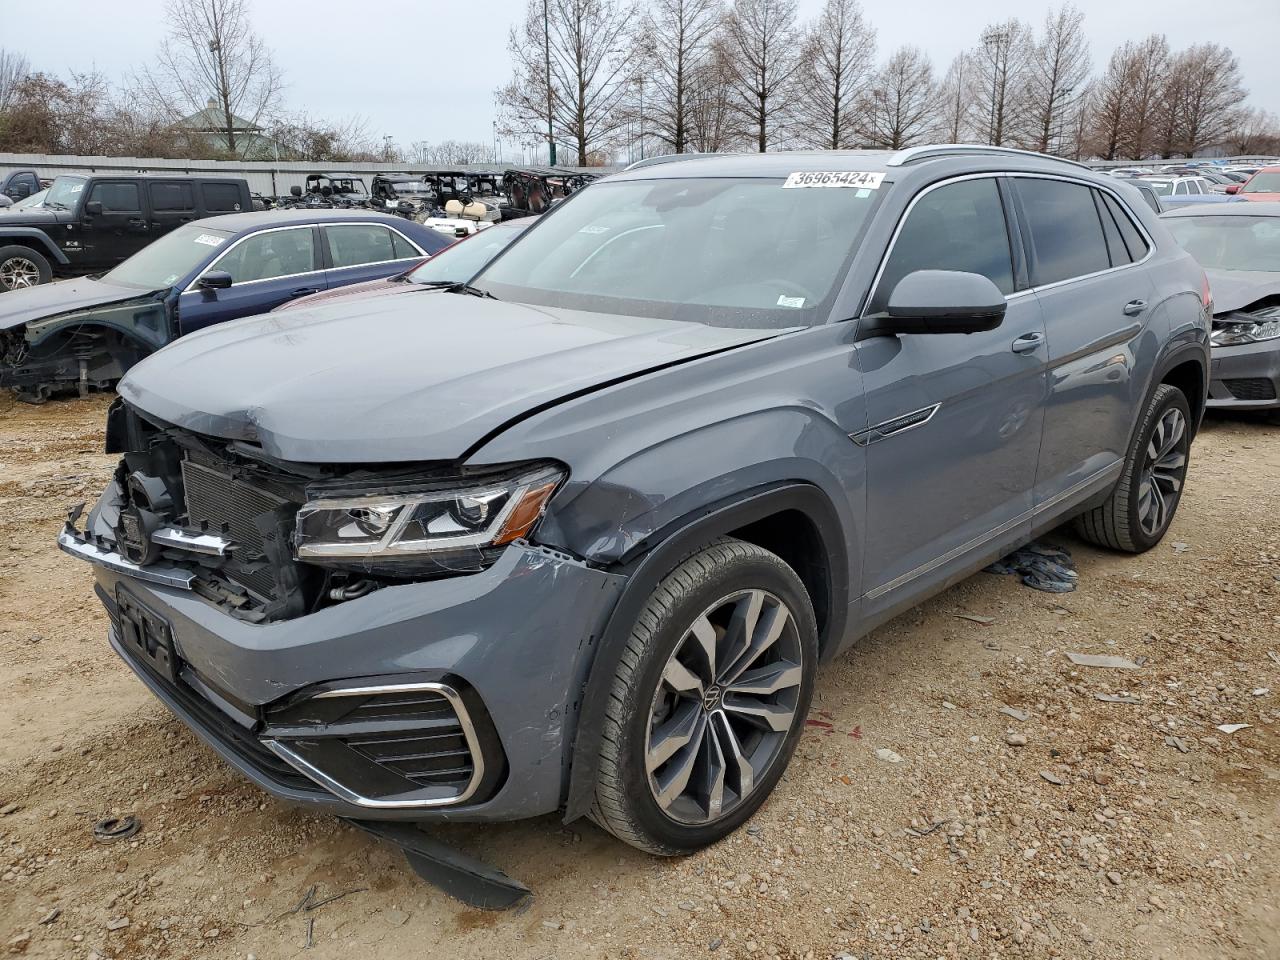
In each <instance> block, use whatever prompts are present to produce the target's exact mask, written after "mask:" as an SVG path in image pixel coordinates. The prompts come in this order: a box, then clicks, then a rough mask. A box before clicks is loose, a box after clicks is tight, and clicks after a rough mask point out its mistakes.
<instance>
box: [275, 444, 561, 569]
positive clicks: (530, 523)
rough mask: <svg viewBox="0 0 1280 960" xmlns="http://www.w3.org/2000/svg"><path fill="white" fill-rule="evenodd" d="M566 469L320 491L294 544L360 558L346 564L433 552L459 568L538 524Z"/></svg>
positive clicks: (321, 553) (325, 555)
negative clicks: (355, 491) (361, 491)
mask: <svg viewBox="0 0 1280 960" xmlns="http://www.w3.org/2000/svg"><path fill="white" fill-rule="evenodd" d="M564 477H565V472H564V470H563V469H560V468H558V467H551V466H539V467H535V468H532V469H526V470H524V471H522V472H520V473H517V474H512V475H509V476H507V477H498V478H492V477H490V478H487V479H485V480H483V481H477V482H473V483H465V482H460V483H458V484H454V485H450V486H448V487H445V488H439V489H425V490H405V491H404V492H400V490H398V489H396V488H388V490H387V492H380V493H376V494H369V495H361V496H342V497H326V496H323V495H321V496H319V497H317V498H315V499H313V500H311V501H309V502H308V503H307V504H305V505H304V506H303V507H302V508H301V509H300V510H299V511H298V518H297V528H296V532H295V534H294V547H295V549H296V551H297V555H298V559H299V560H317V561H329V562H334V561H355V562H354V563H346V564H343V565H344V566H346V565H349V566H358V567H366V568H368V567H370V566H371V565H377V566H385V565H386V562H387V561H391V562H393V563H403V562H405V561H409V562H412V561H414V560H427V561H436V562H439V563H441V564H442V565H444V566H446V567H450V568H454V567H455V566H456V565H455V564H454V563H453V562H452V561H453V560H454V559H457V560H462V561H463V563H462V564H461V567H459V568H468V569H470V568H474V566H475V562H476V561H477V560H478V559H479V558H480V557H481V555H482V553H483V551H485V550H486V549H487V548H493V547H501V546H504V545H506V544H508V543H511V542H512V541H514V540H518V539H520V538H521V537H524V536H527V535H528V534H529V533H530V532H531V531H532V530H533V528H534V526H535V525H536V524H537V522H538V520H539V519H540V518H541V517H542V513H543V511H544V510H545V509H546V505H547V501H548V500H550V499H551V495H552V494H553V493H555V491H556V488H557V487H558V486H559V485H560V482H561V481H562V480H563V479H564Z"/></svg>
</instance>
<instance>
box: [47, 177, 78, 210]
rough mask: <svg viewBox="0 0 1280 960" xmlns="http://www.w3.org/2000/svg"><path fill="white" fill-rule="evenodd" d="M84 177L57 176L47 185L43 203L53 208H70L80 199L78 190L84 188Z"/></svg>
mask: <svg viewBox="0 0 1280 960" xmlns="http://www.w3.org/2000/svg"><path fill="white" fill-rule="evenodd" d="M86 179H87V178H85V177H58V179H57V180H54V181H53V185H52V186H51V187H49V192H48V193H47V194H46V195H45V198H44V205H45V206H46V207H52V208H53V209H55V210H70V209H71V208H72V207H74V206H75V205H76V201H77V200H79V199H80V192H81V191H82V190H84V185H85V181H86Z"/></svg>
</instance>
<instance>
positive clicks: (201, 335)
mask: <svg viewBox="0 0 1280 960" xmlns="http://www.w3.org/2000/svg"><path fill="white" fill-rule="evenodd" d="M1210 315H1211V305H1210V301H1209V293H1208V288H1207V286H1206V284H1205V283H1204V274H1203V271H1202V270H1201V269H1200V267H1199V266H1198V265H1197V264H1196V263H1195V262H1194V261H1193V260H1192V259H1191V258H1190V257H1189V256H1188V255H1187V254H1186V253H1184V252H1183V251H1182V250H1181V249H1180V248H1179V247H1178V246H1177V245H1176V244H1175V243H1174V242H1173V240H1172V239H1171V238H1170V236H1169V234H1168V233H1167V232H1166V230H1165V228H1164V227H1163V226H1162V225H1161V223H1160V222H1159V221H1158V220H1157V219H1156V217H1155V215H1154V214H1153V213H1152V211H1151V210H1150V208H1148V207H1147V206H1146V204H1145V203H1143V201H1142V199H1141V197H1140V196H1139V195H1138V193H1137V192H1136V191H1135V190H1134V189H1133V188H1131V187H1129V186H1127V185H1126V184H1124V183H1122V182H1120V181H1117V180H1114V179H1112V178H1110V177H1106V176H1100V175H1095V174H1093V173H1091V172H1090V171H1089V170H1087V169H1085V168H1084V167H1082V166H1079V165H1076V164H1072V163H1068V162H1065V161H1061V160H1055V159H1052V158H1048V157H1043V156H1037V155H1033V154H1024V153H1020V152H1018V151H1011V150H999V149H993V148H974V147H959V146H944V147H926V148H914V149H909V150H905V151H901V152H897V153H890V152H848V153H843V152H842V153H780V154H770V155H751V156H728V155H726V156H708V157H699V158H690V159H683V158H670V159H669V160H666V159H664V160H663V161H660V162H652V161H651V162H647V163H643V164H640V165H637V166H635V167H632V168H631V169H629V170H627V171H626V172H624V173H622V174H619V175H617V176H613V177H609V178H607V179H604V180H601V181H599V182H596V183H594V184H592V185H591V186H589V187H587V188H586V189H584V190H582V191H580V192H578V193H575V194H574V196H573V197H571V198H569V199H568V200H566V201H565V202H564V203H563V204H561V205H560V206H558V207H557V208H556V209H555V210H553V211H552V212H551V213H549V214H548V215H546V216H544V217H543V218H542V220H540V221H539V222H538V223H536V224H535V225H534V226H533V227H531V228H530V229H529V230H528V231H526V232H525V233H524V234H523V235H522V236H521V237H520V238H519V239H518V240H516V241H515V242H514V243H513V244H512V245H511V246H509V247H508V248H506V250H505V251H504V252H503V253H502V254H501V255H500V256H499V257H498V258H496V259H495V260H494V261H493V262H492V263H490V264H489V265H488V266H487V267H486V268H485V269H484V270H483V271H482V272H481V273H480V274H479V275H478V276H477V277H475V278H473V280H472V281H471V282H470V283H468V284H451V285H447V286H446V285H442V286H441V288H440V289H436V290H429V289H424V290H422V291H419V292H417V293H411V294H407V295H405V296H401V297H382V298H376V299H371V300H365V301H361V300H350V301H344V302H340V303H335V304H332V305H327V306H326V305H323V304H321V305H318V306H316V307H314V308H311V309H299V310H296V311H290V312H288V313H284V314H273V315H270V316H264V317H259V318H249V319H246V320H242V321H237V322H234V323H229V324H223V325H220V326H217V327H213V328H210V329H208V330H205V331H200V332H197V333H195V334H192V335H190V336H187V337H183V338H182V339H181V340H179V341H177V342H176V343H174V344H172V345H170V346H168V347H166V348H165V349H164V350H161V351H160V352H158V353H157V354H155V355H154V356H152V357H150V358H148V359H147V360H144V361H143V362H142V363H140V364H138V365H137V366H136V367H134V368H133V370H132V371H131V372H130V373H129V375H128V376H127V377H126V378H125V379H124V380H123V381H122V383H121V385H120V400H119V401H118V402H117V404H116V405H115V406H114V407H113V408H112V410H111V413H110V415H109V419H108V427H107V442H108V449H109V450H110V451H116V452H119V453H121V454H122V456H123V459H122V460H121V462H120V466H119V469H118V470H117V472H116V474H115V477H114V479H113V480H112V482H111V483H110V484H109V485H108V487H107V489H106V491H105V492H104V493H103V494H102V496H101V499H100V500H99V501H98V503H97V505H96V506H95V507H93V509H92V510H91V511H90V512H89V514H88V516H87V517H82V515H81V512H80V510H79V509H77V510H74V511H72V515H71V516H70V517H69V519H68V523H67V526H66V529H65V530H64V531H63V533H62V534H61V536H60V540H59V542H60V545H61V547H62V548H63V549H64V550H66V551H68V552H70V553H72V554H74V555H76V556H78V557H81V558H83V559H85V560H87V561H89V562H90V563H92V564H93V565H94V573H95V576H96V580H97V586H96V590H97V594H98V596H99V597H100V599H101V600H102V602H103V603H104V604H105V606H106V608H107V610H108V612H109V614H110V618H111V624H112V625H111V630H110V642H111V645H112V646H113V647H114V649H115V650H116V652H117V653H118V654H119V655H120V656H121V657H123V658H124V660H125V661H126V662H127V663H128V664H129V665H130V666H131V667H132V668H133V669H134V670H135V671H136V672H137V674H138V676H139V677H140V678H141V679H142V681H143V682H144V683H146V684H147V685H148V686H149V687H150V688H151V690H152V691H153V692H154V693H155V694H156V696H158V697H159V698H160V699H161V700H162V701H164V703H165V704H167V705H168V707H169V708H170V709H172V710H173V711H174V712H175V713H176V714H177V715H178V716H179V717H181V718H182V719H183V720H184V721H185V722H186V723H188V724H189V725H190V726H191V727H192V728H193V729H194V730H195V731H196V732H197V733H198V734H199V735H200V736H201V737H203V738H204V739H205V740H206V741H207V742H208V743H209V744H210V745H211V746H212V747H213V748H214V749H215V750H216V751H218V753H220V754H221V755H222V756H223V757H224V758H225V759H226V760H227V761H228V762H230V763H231V764H233V765H234V766H236V767H237V768H239V769H240V770H241V771H242V772H243V773H244V774H245V775H246V776H247V777H249V778H251V779H252V780H253V781H254V782H255V783H257V784H259V785H260V786H261V787H263V788H264V789H266V790H268V791H270V792H271V793H273V794H275V795H277V796H279V797H282V798H285V799H287V800H292V801H298V802H301V803H305V804H309V805H311V806H312V807H315V808H321V809H325V810H330V811H333V812H335V813H337V814H340V815H343V816H347V817H353V818H359V819H360V820H362V821H369V820H376V819H383V820H406V821H432V820H436V821H440V820H506V819H514V818H521V817H530V816H534V815H538V814H546V813H549V812H552V811H557V810H558V811H560V812H562V814H563V816H564V817H565V819H566V820H572V819H574V818H577V817H582V816H590V817H591V818H592V819H594V820H595V821H596V822H597V823H598V824H600V825H601V826H602V827H604V828H605V829H607V830H609V831H610V832H612V833H613V834H615V835H616V836H618V837H619V838H621V839H622V840H624V841H626V842H628V843H631V844H634V845H635V846H637V847H640V848H642V849H645V850H648V851H652V852H654V853H659V854H678V853H684V852H688V851H691V850H694V849H697V848H699V847H701V846H703V845H705V844H708V843H711V842H714V841H716V840H717V839H719V838H721V837H724V836H725V835H726V834H728V833H729V832H730V831H732V830H733V829H734V828H736V827H737V826H739V825H740V824H742V823H743V822H744V821H745V820H747V818H749V817H750V816H751V815H752V813H753V812H754V811H755V810H756V809H757V808H758V807H759V806H760V804H761V803H762V802H763V801H764V800H765V798H766V797H767V796H768V794H769V792H770V791H771V790H772V789H773V787H774V785H775V784H776V783H777V782H778V779H779V777H780V776H781V775H782V773H783V770H784V768H785V767H786V764H787V762H788V760H789V759H790V757H791V755H792V752H793V750H794V749H795V746H796V742H797V740H798V739H799V737H800V735H801V732H802V730H803V728H804V718H805V713H806V711H807V709H808V707H809V702H810V697H811V695H812V692H813V685H814V677H815V674H816V672H817V670H818V668H819V665H820V664H822V663H823V662H825V661H828V660H830V659H832V658H833V657H835V656H837V655H838V654H839V653H840V652H841V651H842V650H845V649H846V648H847V647H849V645H850V644H852V643H853V642H854V641H855V640H856V639H858V638H859V637H860V636H862V635H864V634H866V633H867V632H868V631H869V630H871V629H872V628H874V627H875V626H876V625H877V624H880V623H883V622H884V621H886V620H888V619H889V618H890V617H893V616H894V615H895V614H897V613H899V612H901V611H903V610H906V609H907V608H909V607H911V606H912V605H914V604H918V603H920V601H921V600H923V599H924V598H926V597H928V596H929V595H931V594H935V593H937V592H938V591H940V590H942V589H944V588H945V587H947V586H948V585H949V584H952V583H955V582H956V581H958V580H960V579H961V578H963V577H966V576H968V575H969V574H971V573H973V572H974V571H975V570H978V569H980V568H981V567H982V566H983V565H985V564H987V563H989V562H991V561H992V560H993V559H995V558H997V557H999V556H1001V555H1002V554H1005V553H1007V552H1009V551H1011V550H1012V549H1014V548H1016V547H1017V546H1019V545H1020V544H1024V543H1026V542H1027V541H1028V540H1030V539H1031V538H1033V537H1035V536H1037V535H1038V534H1040V533H1042V532H1044V531H1046V530H1048V529H1050V528H1052V527H1055V526H1057V525H1059V524H1061V523H1063V522H1064V521H1067V520H1070V519H1072V518H1075V521H1076V525H1077V529H1078V530H1079V532H1080V533H1081V535H1082V536H1084V537H1085V538H1087V539H1088V540H1090V541H1092V542H1094V543H1097V544H1101V545H1104V546H1106V547H1110V548H1113V549H1116V550H1124V551H1131V552H1137V551H1142V550H1146V549H1148V548H1150V547H1151V546H1153V545H1154V544H1156V543H1157V542H1158V541H1159V540H1160V538H1161V537H1162V536H1163V535H1164V533H1165V531H1166V530H1167V529H1168V526H1169V523H1170V521H1171V519H1172V517H1173V513H1174V511H1175V509H1176V508H1177V505H1178V501H1179V498H1180V495H1181V491H1182V485H1183V482H1184V478H1185V476H1186V471H1187V458H1188V454H1189V451H1190V445H1191V441H1192V438H1193V437H1194V435H1195V431H1196V427H1197V425H1198V423H1199V420H1200V416H1201V412H1202V410H1203V408H1204V406H1205V391H1206V382H1207V373H1208V369H1209V346H1208V344H1209V322H1210V321H1209V318H1210Z"/></svg>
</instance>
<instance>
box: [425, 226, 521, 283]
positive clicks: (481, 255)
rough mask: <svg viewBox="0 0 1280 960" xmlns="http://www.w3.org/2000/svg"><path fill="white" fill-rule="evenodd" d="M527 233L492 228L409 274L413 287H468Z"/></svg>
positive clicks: (471, 237)
mask: <svg viewBox="0 0 1280 960" xmlns="http://www.w3.org/2000/svg"><path fill="white" fill-rule="evenodd" d="M522 232H524V226H523V225H521V226H519V227H517V226H512V225H503V226H493V227H490V228H489V229H488V230H481V231H480V232H479V233H473V234H472V235H471V236H469V237H464V238H463V239H462V240H459V241H457V242H456V243H454V244H452V245H451V246H448V247H445V248H444V249H443V250H441V251H440V252H439V253H437V254H436V255H435V256H434V257H432V258H431V259H430V260H428V261H427V262H426V263H424V264H423V265H422V266H420V267H418V268H417V269H415V270H413V271H412V272H411V273H409V274H408V275H407V276H406V277H405V279H406V280H408V281H409V282H410V283H466V282H467V281H468V280H470V279H471V278H472V277H474V276H475V275H476V274H477V273H479V272H480V271H481V270H483V269H484V268H485V266H486V265H487V264H488V263H489V261H490V260H492V259H493V258H494V257H496V256H497V255H498V254H499V253H501V252H502V251H503V250H505V249H506V247H507V244H509V243H510V242H511V241H512V240H514V239H515V238H516V237H518V236H520V234H521V233H522Z"/></svg>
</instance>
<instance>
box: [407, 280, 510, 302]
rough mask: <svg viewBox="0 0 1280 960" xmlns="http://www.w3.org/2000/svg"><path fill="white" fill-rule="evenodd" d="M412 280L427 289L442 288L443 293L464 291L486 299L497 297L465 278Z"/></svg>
mask: <svg viewBox="0 0 1280 960" xmlns="http://www.w3.org/2000/svg"><path fill="white" fill-rule="evenodd" d="M413 282H414V283H416V284H417V285H418V286H420V287H426V288H427V289H429V290H443V291H444V292H445V293H465V294H467V296H470V297H484V298H485V299H486V300H497V299H498V298H497V297H495V296H494V295H493V294H492V293H490V292H489V291H488V290H481V289H480V288H479V287H473V286H472V285H471V284H469V283H467V282H466V281H465V280H415V281H413Z"/></svg>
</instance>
